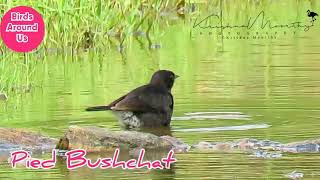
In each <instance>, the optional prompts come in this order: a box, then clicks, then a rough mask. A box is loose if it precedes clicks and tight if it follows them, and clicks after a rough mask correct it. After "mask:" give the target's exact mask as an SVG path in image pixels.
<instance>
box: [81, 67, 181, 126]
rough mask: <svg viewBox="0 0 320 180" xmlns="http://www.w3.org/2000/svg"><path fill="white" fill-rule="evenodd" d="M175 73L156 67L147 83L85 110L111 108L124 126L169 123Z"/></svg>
mask: <svg viewBox="0 0 320 180" xmlns="http://www.w3.org/2000/svg"><path fill="white" fill-rule="evenodd" d="M177 77H179V76H178V75H175V74H174V73H173V72H172V71H168V70H159V71H157V72H155V73H154V74H153V75H152V78H151V81H150V82H149V84H146V85H144V86H140V87H138V88H136V89H134V90H132V91H130V92H129V93H128V94H126V95H124V96H122V97H120V98H119V99H117V100H115V101H113V102H111V103H110V104H109V105H107V106H95V107H89V108H87V109H86V110H87V111H106V110H111V111H112V112H113V113H114V114H116V115H117V116H118V119H119V121H120V123H121V125H123V126H125V127H126V128H140V127H161V126H170V122H171V116H172V111H173V104H174V102H173V96H172V94H171V88H172V87H173V84H174V81H175V79H176V78H177Z"/></svg>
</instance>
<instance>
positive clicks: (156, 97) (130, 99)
mask: <svg viewBox="0 0 320 180" xmlns="http://www.w3.org/2000/svg"><path fill="white" fill-rule="evenodd" d="M172 106H173V99H172V95H171V94H170V93H168V92H165V91H162V90H161V89H157V88H155V87H152V86H143V87H140V88H137V89H136V90H133V91H131V92H130V93H128V94H127V95H126V96H125V97H124V98H123V99H122V100H120V101H119V102H117V103H116V104H115V105H114V106H113V107H111V109H112V110H115V111H133V112H168V111H169V110H170V109H171V110H172Z"/></svg>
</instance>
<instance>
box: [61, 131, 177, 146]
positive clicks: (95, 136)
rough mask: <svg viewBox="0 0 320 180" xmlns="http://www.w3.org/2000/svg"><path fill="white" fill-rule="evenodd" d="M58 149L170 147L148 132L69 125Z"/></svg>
mask: <svg viewBox="0 0 320 180" xmlns="http://www.w3.org/2000/svg"><path fill="white" fill-rule="evenodd" d="M57 148H58V149H78V148H80V149H85V150H87V151H89V152H98V151H108V150H112V149H115V148H128V149H134V148H137V149H139V148H145V149H171V148H172V144H170V142H168V141H167V140H165V139H163V138H160V137H158V136H156V135H153V134H150V133H142V132H136V131H109V130H107V129H103V128H98V127H79V126H70V127H69V129H68V131H67V132H66V133H65V135H64V137H62V138H61V139H60V142H59V143H58V145H57Z"/></svg>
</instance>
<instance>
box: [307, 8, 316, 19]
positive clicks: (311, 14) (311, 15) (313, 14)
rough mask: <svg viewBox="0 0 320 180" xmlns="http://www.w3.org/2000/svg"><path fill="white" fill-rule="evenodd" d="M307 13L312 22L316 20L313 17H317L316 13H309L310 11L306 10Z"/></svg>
mask: <svg viewBox="0 0 320 180" xmlns="http://www.w3.org/2000/svg"><path fill="white" fill-rule="evenodd" d="M307 13H308V16H309V17H311V18H312V21H315V20H316V18H315V16H318V14H317V13H315V12H311V11H310V10H308V11H307Z"/></svg>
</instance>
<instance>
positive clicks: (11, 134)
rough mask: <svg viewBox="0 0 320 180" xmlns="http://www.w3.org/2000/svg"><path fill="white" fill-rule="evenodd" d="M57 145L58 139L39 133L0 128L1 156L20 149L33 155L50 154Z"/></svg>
mask: <svg viewBox="0 0 320 180" xmlns="http://www.w3.org/2000/svg"><path fill="white" fill-rule="evenodd" d="M56 143H57V140H56V139H54V138H50V137H47V136H43V135H41V134H39V133H34V132H28V131H25V130H21V129H14V128H0V155H4V154H8V153H10V152H12V151H15V150H20V149H23V150H26V151H30V152H33V153H43V152H50V151H52V149H53V148H54V147H55V145H56Z"/></svg>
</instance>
